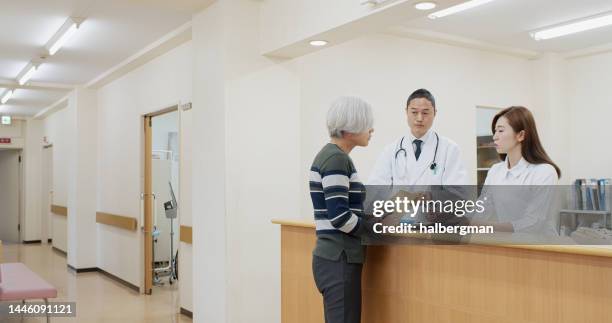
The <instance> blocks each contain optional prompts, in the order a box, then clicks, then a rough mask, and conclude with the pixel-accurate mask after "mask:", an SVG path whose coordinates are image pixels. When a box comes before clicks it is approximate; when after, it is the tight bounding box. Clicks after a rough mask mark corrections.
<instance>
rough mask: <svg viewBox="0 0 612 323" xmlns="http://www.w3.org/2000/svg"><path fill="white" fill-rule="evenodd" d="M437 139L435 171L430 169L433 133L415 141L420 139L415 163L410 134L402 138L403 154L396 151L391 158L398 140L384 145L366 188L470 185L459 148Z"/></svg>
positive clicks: (434, 142)
mask: <svg viewBox="0 0 612 323" xmlns="http://www.w3.org/2000/svg"><path fill="white" fill-rule="evenodd" d="M438 137H439V138H440V142H439V144H438V153H437V156H436V163H437V168H436V170H435V171H434V170H431V169H430V166H431V164H432V162H433V159H434V151H435V149H436V133H435V132H434V131H433V130H432V129H430V130H429V131H428V132H427V133H426V134H425V135H424V136H423V137H422V138H419V139H421V140H423V144H422V146H421V155H420V156H419V160H416V157H415V155H414V145H413V144H412V141H413V140H414V139H415V138H414V136H413V135H412V134H407V135H405V136H404V137H403V138H404V142H403V148H404V149H405V150H406V155H404V153H403V152H400V153H398V154H397V158H396V157H395V155H396V152H397V151H398V150H399V149H400V142H401V140H402V137H400V138H398V139H397V140H396V141H395V142H393V143H391V144H389V145H387V146H386V147H385V149H384V150H383V152H382V154H381V155H380V157H379V158H378V161H377V162H376V165H375V166H374V169H373V171H372V173H371V174H370V177H369V180H368V185H393V186H397V185H470V180H469V178H468V176H467V171H466V169H465V167H464V165H463V160H462V158H461V151H460V149H459V146H458V145H457V144H456V143H455V142H453V141H452V140H450V139H448V138H445V137H443V136H438Z"/></svg>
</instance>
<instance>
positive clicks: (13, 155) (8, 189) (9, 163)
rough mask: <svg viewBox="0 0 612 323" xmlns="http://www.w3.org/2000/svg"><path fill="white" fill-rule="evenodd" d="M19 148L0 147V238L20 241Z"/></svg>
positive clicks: (15, 241) (3, 240)
mask: <svg viewBox="0 0 612 323" xmlns="http://www.w3.org/2000/svg"><path fill="white" fill-rule="evenodd" d="M21 165H22V164H21V149H0V190H1V191H2V194H0V223H1V224H2V225H0V240H2V242H3V243H5V242H6V243H20V242H21V236H20V233H21V221H20V220H21V219H20V218H21V178H22V176H21V173H22V166H21Z"/></svg>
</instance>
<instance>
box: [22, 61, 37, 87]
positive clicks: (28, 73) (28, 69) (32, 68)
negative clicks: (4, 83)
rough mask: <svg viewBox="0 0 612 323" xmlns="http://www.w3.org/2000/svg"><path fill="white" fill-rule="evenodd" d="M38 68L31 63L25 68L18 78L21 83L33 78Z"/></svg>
mask: <svg viewBox="0 0 612 323" xmlns="http://www.w3.org/2000/svg"><path fill="white" fill-rule="evenodd" d="M36 69H38V67H37V66H36V65H34V64H32V63H29V64H28V65H27V66H26V68H25V72H22V74H21V76H20V77H19V79H18V81H19V85H24V84H26V83H27V82H28V81H29V80H30V79H31V78H32V75H34V72H36Z"/></svg>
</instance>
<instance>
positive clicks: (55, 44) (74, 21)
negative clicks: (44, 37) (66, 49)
mask: <svg viewBox="0 0 612 323" xmlns="http://www.w3.org/2000/svg"><path fill="white" fill-rule="evenodd" d="M82 22H83V19H82V18H74V17H70V18H68V19H66V22H64V24H63V25H62V27H60V29H59V30H58V31H57V32H56V33H55V35H53V37H51V39H50V40H49V42H48V43H47V45H46V46H45V48H47V51H48V52H49V55H54V54H55V53H57V51H58V50H59V49H60V48H62V46H64V44H65V43H66V41H68V39H70V37H72V35H74V33H75V32H76V31H77V30H78V29H79V27H80V26H81V23H82Z"/></svg>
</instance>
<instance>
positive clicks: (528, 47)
mask: <svg viewBox="0 0 612 323" xmlns="http://www.w3.org/2000/svg"><path fill="white" fill-rule="evenodd" d="M304 1H307V0H304ZM354 1H358V0H354ZM211 2H212V0H53V1H47V0H45V1H41V0H19V1H15V0H0V95H1V94H3V93H4V88H6V87H14V86H15V78H16V76H17V74H18V73H19V72H20V71H21V70H22V69H23V68H24V66H25V65H26V64H27V63H28V62H29V61H30V60H32V59H36V58H39V57H40V56H41V55H43V54H44V53H45V51H44V46H45V44H46V43H47V41H48V40H49V39H50V38H51V37H52V35H53V34H54V33H55V32H56V31H57V30H58V29H59V28H60V26H61V25H62V24H63V23H64V21H65V20H66V19H67V18H68V17H70V16H73V17H84V18H85V21H84V22H83V24H82V25H81V28H80V29H79V31H78V32H77V33H76V34H75V35H74V36H73V37H72V38H71V39H70V40H69V41H68V42H67V43H66V44H65V46H64V47H63V48H62V49H61V50H60V51H59V52H58V53H57V54H55V55H54V56H51V57H49V58H46V59H44V60H42V62H43V63H42V65H41V66H40V67H39V69H38V71H37V72H36V73H35V74H34V76H33V77H32V79H31V81H30V83H29V84H28V85H27V86H26V87H25V88H18V89H17V90H16V91H15V94H14V96H13V98H12V99H11V100H10V101H9V102H8V103H7V104H5V105H0V114H10V115H14V116H33V115H35V114H36V113H38V112H40V111H41V110H43V109H45V108H47V107H49V106H50V105H52V104H53V103H55V102H57V101H58V100H60V99H61V98H63V97H64V96H66V94H67V93H69V91H70V90H71V89H72V88H74V86H75V85H77V84H86V83H87V82H89V81H91V80H92V79H95V78H96V77H98V76H100V75H102V74H103V73H105V72H107V71H109V70H110V69H111V68H113V67H114V66H117V64H119V63H121V62H123V61H125V60H126V59H127V58H128V57H130V56H132V55H134V54H135V53H137V52H139V51H140V50H141V49H143V48H145V47H146V46H147V45H149V44H151V43H153V42H155V41H156V40H158V39H160V38H161V37H163V36H164V35H166V34H168V33H170V32H172V31H173V30H175V29H177V28H178V27H180V26H181V25H183V24H185V23H187V22H189V21H191V19H192V15H193V13H195V12H198V11H200V10H202V9H204V8H205V7H206V6H207V5H209V4H210V3H211ZM415 2H416V0H415ZM608 11H612V1H611V0H496V1H493V2H491V3H488V4H486V5H483V6H481V7H477V8H474V9H471V10H468V11H464V12H461V13H459V14H456V15H452V16H447V17H444V18H440V19H436V20H430V19H428V18H426V17H421V18H416V19H409V20H407V21H406V22H405V23H404V24H402V26H401V28H403V29H404V30H407V31H408V30H409V31H410V32H406V35H414V34H415V31H416V32H419V31H420V32H423V33H424V34H427V33H429V35H431V33H432V32H433V33H435V34H436V35H438V36H439V35H448V36H449V37H460V38H461V39H469V40H474V41H478V42H482V43H486V44H491V45H493V46H501V47H504V48H512V49H517V50H523V51H530V52H534V53H543V52H561V53H567V52H572V51H577V50H581V49H585V48H589V47H593V46H599V45H603V44H610V43H612V27H606V28H601V29H598V30H593V31H587V32H583V33H578V34H575V35H570V36H566V37H561V38H557V39H553V40H546V41H539V42H536V41H534V40H533V39H532V38H531V37H530V36H529V32H530V31H533V30H537V29H541V28H543V27H548V26H551V25H555V24H559V23H562V22H566V21H569V20H574V19H578V18H583V17H587V16H591V15H595V14H599V13H603V12H608ZM426 14H427V13H423V15H424V16H425V15H426ZM428 37H429V36H428ZM425 38H427V37H425Z"/></svg>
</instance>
